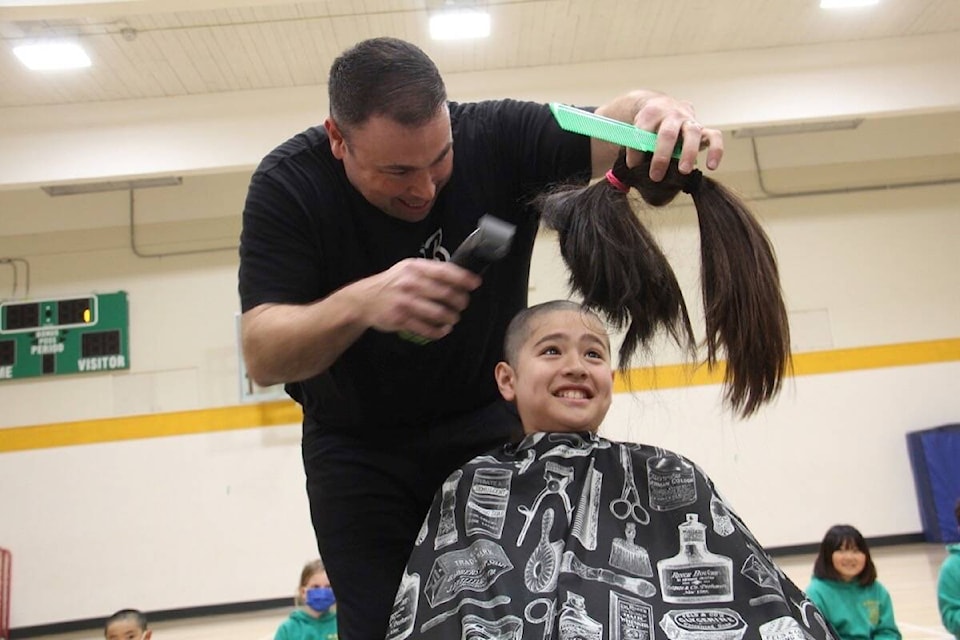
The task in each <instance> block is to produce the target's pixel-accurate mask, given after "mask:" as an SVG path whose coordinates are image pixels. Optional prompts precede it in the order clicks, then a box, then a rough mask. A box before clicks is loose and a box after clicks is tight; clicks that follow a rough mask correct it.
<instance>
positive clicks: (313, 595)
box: [306, 587, 336, 613]
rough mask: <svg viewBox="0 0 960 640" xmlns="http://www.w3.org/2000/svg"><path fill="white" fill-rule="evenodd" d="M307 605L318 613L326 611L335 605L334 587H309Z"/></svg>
mask: <svg viewBox="0 0 960 640" xmlns="http://www.w3.org/2000/svg"><path fill="white" fill-rule="evenodd" d="M306 602H307V606H308V607H310V608H311V609H313V610H314V611H316V612H317V613H324V612H325V611H326V610H327V609H329V608H330V607H332V606H333V603H334V602H336V598H334V597H333V589H331V588H330V587H316V588H314V589H307V601H306Z"/></svg>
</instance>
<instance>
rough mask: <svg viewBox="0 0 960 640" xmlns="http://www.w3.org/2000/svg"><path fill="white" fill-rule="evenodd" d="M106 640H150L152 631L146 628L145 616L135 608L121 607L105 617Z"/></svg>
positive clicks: (104, 630)
mask: <svg viewBox="0 0 960 640" xmlns="http://www.w3.org/2000/svg"><path fill="white" fill-rule="evenodd" d="M103 635H104V637H105V638H106V639H107V640H150V638H151V636H152V635H153V631H150V630H149V629H147V616H145V615H144V614H143V613H142V612H140V611H137V610H136V609H121V610H120V611H117V612H116V613H115V614H113V615H112V616H110V617H109V618H107V621H106V622H105V623H104V625H103Z"/></svg>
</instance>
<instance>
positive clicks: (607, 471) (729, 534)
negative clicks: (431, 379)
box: [387, 300, 833, 640]
mask: <svg viewBox="0 0 960 640" xmlns="http://www.w3.org/2000/svg"><path fill="white" fill-rule="evenodd" d="M504 357H505V361H504V362H500V363H499V364H497V366H496V369H495V378H496V382H497V385H498V387H499V389H500V393H501V395H502V396H503V397H504V398H505V399H506V400H508V401H510V402H512V403H513V404H514V405H515V406H516V408H517V411H518V413H519V415H520V420H521V422H522V424H523V430H524V433H525V435H524V437H523V439H522V440H521V441H520V442H515V443H511V444H507V445H504V446H502V447H499V448H497V449H493V450H491V451H489V452H488V453H487V454H484V455H480V456H477V457H476V458H474V459H473V460H471V461H470V462H468V463H467V464H466V465H464V466H463V467H462V468H461V469H458V470H457V471H455V472H454V473H453V474H451V475H450V476H449V477H448V478H447V480H446V481H445V482H444V483H443V486H442V488H441V490H440V491H439V492H438V494H437V495H436V496H435V497H434V501H433V505H432V506H431V508H430V511H429V512H428V514H427V518H426V519H425V520H424V522H423V526H422V528H421V530H420V534H419V535H418V536H417V539H416V541H415V546H414V550H413V553H412V554H411V556H410V560H409V562H408V564H407V567H406V570H405V572H404V576H403V581H402V582H401V585H400V589H399V590H398V593H397V597H396V600H395V603H394V609H393V613H392V615H391V617H390V627H389V633H388V636H387V637H388V640H404V639H406V638H418V639H426V638H436V639H437V640H446V639H448V638H498V639H501V640H519V639H520V638H550V637H552V638H559V639H560V640H566V639H569V638H585V639H591V640H593V639H597V640H599V639H600V638H613V639H626V638H648V639H653V638H658V639H669V640H681V639H683V638H717V639H722V638H728V639H734V638H736V639H740V638H749V639H751V640H752V639H756V640H791V639H796V638H801V639H804V640H833V638H832V636H831V634H830V632H829V628H828V626H827V624H826V623H825V622H824V621H823V618H822V616H821V615H820V614H819V613H818V612H817V611H816V608H815V607H814V606H813V604H812V603H811V602H809V601H808V600H807V599H806V598H805V597H804V595H803V593H802V592H801V591H800V589H799V588H798V587H797V586H796V585H794V584H793V583H792V582H790V580H789V579H788V578H787V577H786V576H785V575H784V574H783V572H782V571H781V570H780V569H779V568H778V567H777V566H776V564H774V563H773V561H772V560H771V559H770V557H769V556H768V555H767V554H766V552H764V550H763V548H762V547H761V546H760V544H759V543H757V542H756V540H755V539H754V537H753V536H752V534H751V533H750V532H749V531H748V530H747V528H746V526H745V525H744V524H743V522H742V521H741V520H740V518H739V517H738V516H737V515H736V514H735V513H734V512H733V511H732V510H731V509H730V508H729V507H728V506H727V505H726V503H725V502H724V501H723V499H722V498H721V497H720V496H719V494H718V493H717V491H716V489H715V488H714V486H713V483H712V482H711V481H710V479H709V478H707V476H706V475H705V474H704V473H703V472H702V471H701V470H700V469H699V468H697V467H696V466H695V465H693V464H692V463H691V462H690V461H688V460H687V459H686V458H683V457H682V456H679V455H677V454H674V453H671V452H669V451H666V450H664V449H662V448H660V447H655V446H647V445H640V444H636V443H632V442H631V443H618V442H612V441H610V440H607V439H605V438H602V437H600V436H599V435H597V431H598V429H599V428H600V423H601V422H602V421H603V419H604V417H605V416H606V414H607V411H608V410H609V408H610V405H611V402H612V396H613V367H612V364H611V362H612V358H611V350H610V340H609V337H608V336H607V332H606V328H605V327H604V325H603V322H602V321H601V320H600V318H599V317H598V316H597V315H596V314H595V313H593V312H592V311H589V310H587V309H584V308H583V307H581V305H579V304H577V303H575V302H571V301H568V300H562V301H554V302H547V303H544V304H540V305H536V306H534V307H531V308H529V309H526V310H523V311H521V312H520V313H518V314H517V315H516V316H515V318H514V319H513V320H512V321H511V322H510V324H509V326H508V328H507V332H506V337H505V341H504ZM657 627H659V629H658V628H657Z"/></svg>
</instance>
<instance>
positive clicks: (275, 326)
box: [242, 290, 367, 385]
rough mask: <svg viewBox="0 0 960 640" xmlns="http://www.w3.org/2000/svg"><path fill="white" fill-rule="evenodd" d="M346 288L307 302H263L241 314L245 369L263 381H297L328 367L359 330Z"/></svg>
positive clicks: (357, 335)
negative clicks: (309, 302) (295, 303)
mask: <svg viewBox="0 0 960 640" xmlns="http://www.w3.org/2000/svg"><path fill="white" fill-rule="evenodd" d="M357 309H358V306H357V305H356V304H354V303H353V301H352V300H351V296H350V293H349V292H348V291H345V290H341V291H338V292H335V293H333V294H331V295H330V296H328V297H327V298H324V299H323V300H318V301H317V302H314V303H311V304H306V305H290V304H263V305H260V306H258V307H255V308H253V309H251V310H249V311H247V312H246V313H244V314H243V319H242V336H243V353H244V361H245V362H246V365H247V373H248V374H249V375H250V377H251V378H252V379H253V380H254V381H256V383H257V384H261V385H272V384H279V383H282V382H297V381H300V380H306V379H307V378H311V377H313V376H315V375H317V374H320V373H322V372H324V371H326V370H327V369H328V368H329V367H330V366H331V365H332V364H333V363H334V362H335V361H336V359H337V358H339V357H340V355H341V354H342V353H343V352H344V351H346V350H347V348H349V347H350V345H352V344H353V343H354V342H356V340H357V339H358V338H359V337H360V336H361V335H363V332H364V331H366V329H367V327H366V326H365V325H364V324H363V322H361V320H360V315H359V314H358V312H357Z"/></svg>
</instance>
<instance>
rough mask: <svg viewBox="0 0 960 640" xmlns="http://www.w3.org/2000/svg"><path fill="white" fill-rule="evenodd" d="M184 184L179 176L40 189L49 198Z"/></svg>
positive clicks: (55, 185)
mask: <svg viewBox="0 0 960 640" xmlns="http://www.w3.org/2000/svg"><path fill="white" fill-rule="evenodd" d="M180 184H183V178H181V177H179V176H164V177H160V178H135V179H133V180H111V181H108V182H81V183H78V184H54V185H47V186H45V187H40V188H41V189H43V190H44V191H45V192H46V194H47V195H48V196H75V195H79V194H81V193H101V192H104V191H130V190H131V189H146V188H149V187H175V186H177V185H180Z"/></svg>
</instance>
